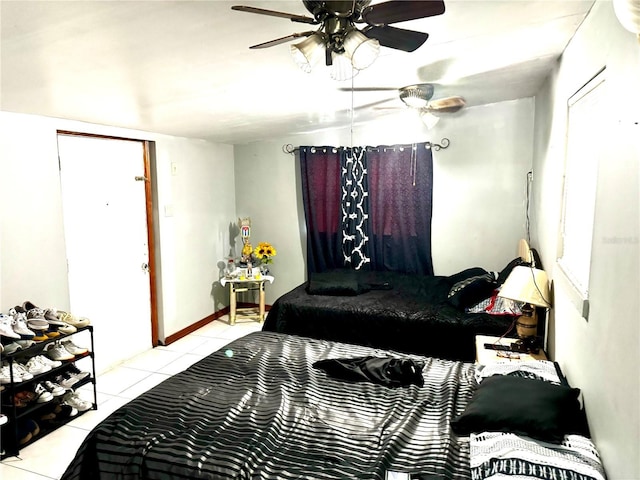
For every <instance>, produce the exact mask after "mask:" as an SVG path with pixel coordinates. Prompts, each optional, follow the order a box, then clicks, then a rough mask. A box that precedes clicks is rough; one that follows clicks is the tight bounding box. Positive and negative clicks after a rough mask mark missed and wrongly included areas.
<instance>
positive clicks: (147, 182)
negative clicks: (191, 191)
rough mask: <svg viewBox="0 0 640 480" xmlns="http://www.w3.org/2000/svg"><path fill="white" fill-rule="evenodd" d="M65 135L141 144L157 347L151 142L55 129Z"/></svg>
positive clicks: (155, 342) (153, 325) (156, 344)
mask: <svg viewBox="0 0 640 480" xmlns="http://www.w3.org/2000/svg"><path fill="white" fill-rule="evenodd" d="M58 135H67V136H76V137H90V138H99V139H102V140H105V139H106V140H124V141H127V142H139V143H141V144H142V155H143V159H142V161H143V176H144V196H145V212H146V217H147V248H148V250H149V259H148V265H149V301H150V303H151V318H150V321H151V345H153V347H157V346H158V345H159V342H158V292H157V288H156V285H157V282H156V251H155V239H154V234H153V232H154V230H153V207H154V205H153V195H152V192H151V153H150V152H151V144H152V143H153V142H151V141H149V140H140V139H136V138H126V137H117V136H112V135H99V134H94V133H84V132H74V131H70V130H56V136H58ZM58 166H60V156H58Z"/></svg>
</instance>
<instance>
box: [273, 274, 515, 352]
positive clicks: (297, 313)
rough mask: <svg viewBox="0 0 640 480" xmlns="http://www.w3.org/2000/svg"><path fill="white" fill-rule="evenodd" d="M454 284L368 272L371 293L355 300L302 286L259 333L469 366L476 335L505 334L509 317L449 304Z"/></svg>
mask: <svg viewBox="0 0 640 480" xmlns="http://www.w3.org/2000/svg"><path fill="white" fill-rule="evenodd" d="M457 279H458V277H453V276H452V277H445V276H416V275H405V274H397V273H392V272H371V273H369V274H365V276H363V277H361V278H360V283H361V284H362V285H369V284H370V285H374V288H373V289H370V290H368V291H366V292H365V293H362V294H359V295H311V294H309V293H308V292H307V284H306V283H305V284H303V285H300V286H298V287H296V288H295V289H293V290H291V291H290V292H288V293H286V294H285V295H283V296H282V297H280V298H278V299H277V300H276V301H275V302H274V304H273V306H272V307H271V310H270V311H269V314H268V316H267V319H266V321H265V324H264V328H263V330H264V331H273V332H282V333H288V334H293V335H301V336H305V337H312V338H321V339H326V340H334V341H340V342H346V343H356V344H359V345H367V346H373V347H376V348H384V349H393V350H399V351H403V352H409V353H417V354H420V355H427V356H433V357H438V358H445V359H451V360H464V361H471V360H473V359H475V336H476V335H479V334H481V335H497V336H500V335H503V334H504V333H505V332H506V331H507V330H508V328H509V326H510V325H511V323H512V321H513V317H511V316H496V315H488V314H483V313H482V314H477V313H474V314H467V313H465V312H464V310H463V309H460V308H455V307H453V306H452V305H450V304H449V303H448V302H447V295H448V293H449V290H450V288H451V287H452V285H453V283H455V281H456V280H457ZM385 284H388V285H389V286H390V287H391V288H390V289H385V288H377V287H379V286H383V285H385Z"/></svg>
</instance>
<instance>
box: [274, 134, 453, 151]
mask: <svg viewBox="0 0 640 480" xmlns="http://www.w3.org/2000/svg"><path fill="white" fill-rule="evenodd" d="M450 143H451V142H450V141H449V139H448V138H443V139H442V140H440V143H432V142H426V143H425V148H426V149H430V148H432V149H434V150H435V151H436V152H437V151H438V150H443V149H445V148H448V147H449V144H450ZM366 148H367V149H368V150H371V149H373V148H378V147H366ZM298 150H300V148H298V147H294V146H293V145H291V144H290V143H287V144H285V145H283V146H282V151H283V152H284V153H290V154H293V153H295V152H297V151H298Z"/></svg>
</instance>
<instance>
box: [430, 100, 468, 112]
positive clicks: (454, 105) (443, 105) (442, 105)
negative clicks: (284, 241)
mask: <svg viewBox="0 0 640 480" xmlns="http://www.w3.org/2000/svg"><path fill="white" fill-rule="evenodd" d="M466 103H467V102H466V101H465V100H464V98H462V97H446V98H440V99H438V100H433V101H431V102H429V105H428V106H427V108H426V109H425V110H428V111H429V112H432V113H455V112H457V111H458V110H460V109H461V108H462V107H464V106H465V105H466Z"/></svg>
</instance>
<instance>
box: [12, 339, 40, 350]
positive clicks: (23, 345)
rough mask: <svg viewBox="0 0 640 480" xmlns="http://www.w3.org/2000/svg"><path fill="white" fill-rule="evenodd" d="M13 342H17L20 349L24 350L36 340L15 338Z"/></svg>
mask: <svg viewBox="0 0 640 480" xmlns="http://www.w3.org/2000/svg"><path fill="white" fill-rule="evenodd" d="M13 343H17V344H18V345H19V346H20V349H22V350H26V349H27V348H30V347H33V346H34V345H35V344H36V342H34V341H33V340H16V341H15V342H13Z"/></svg>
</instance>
